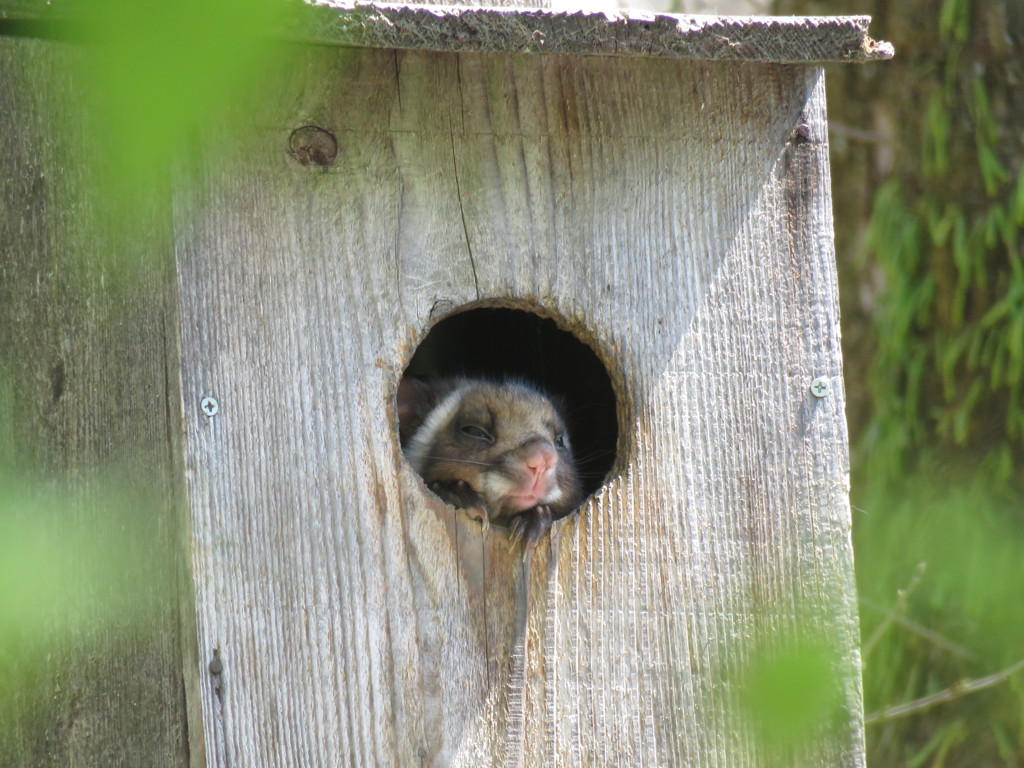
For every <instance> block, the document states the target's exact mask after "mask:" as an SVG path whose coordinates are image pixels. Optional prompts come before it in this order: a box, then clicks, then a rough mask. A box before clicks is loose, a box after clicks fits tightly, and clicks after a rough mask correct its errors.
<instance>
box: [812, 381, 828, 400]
mask: <svg viewBox="0 0 1024 768" xmlns="http://www.w3.org/2000/svg"><path fill="white" fill-rule="evenodd" d="M828 390H829V385H828V379H826V378H824V377H823V376H819V377H818V378H816V379H815V380H814V381H812V382H811V394H812V395H814V396H815V397H825V395H827V394H828Z"/></svg>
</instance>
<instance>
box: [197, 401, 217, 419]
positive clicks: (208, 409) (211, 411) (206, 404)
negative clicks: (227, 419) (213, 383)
mask: <svg viewBox="0 0 1024 768" xmlns="http://www.w3.org/2000/svg"><path fill="white" fill-rule="evenodd" d="M199 410H201V411H202V412H203V413H205V414H206V415H207V416H209V417H210V418H212V417H214V416H216V415H217V413H218V412H219V411H220V405H218V403H217V401H216V400H214V399H213V398H212V397H204V398H203V399H202V400H200V401H199Z"/></svg>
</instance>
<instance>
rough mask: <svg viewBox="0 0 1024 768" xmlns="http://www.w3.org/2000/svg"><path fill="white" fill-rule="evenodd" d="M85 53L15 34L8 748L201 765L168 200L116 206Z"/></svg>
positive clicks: (2, 169)
mask: <svg viewBox="0 0 1024 768" xmlns="http://www.w3.org/2000/svg"><path fill="white" fill-rule="evenodd" d="M82 68H83V56H82V52H81V51H80V50H73V49H70V48H69V47H67V46H64V45H60V44H56V43H48V42H41V41H37V40H18V39H11V38H0V134H2V135H3V136H4V140H3V142H2V144H0V329H2V330H0V537H3V539H4V541H3V545H4V552H5V553H6V554H5V560H6V561H5V563H4V566H5V570H4V574H5V579H4V585H3V589H4V591H5V600H4V601H3V603H4V605H3V607H4V609H6V610H9V609H10V607H11V606H12V605H15V606H16V605H17V604H18V600H19V599H20V598H25V599H26V600H27V604H28V605H30V606H31V608H32V613H31V615H30V616H29V617H28V619H27V620H24V621H19V622H18V625H17V626H12V625H11V624H8V621H9V620H17V619H18V617H19V614H18V613H17V611H14V613H13V615H12V614H11V613H8V612H6V611H0V613H3V615H2V616H0V668H2V669H0V671H2V680H3V682H2V684H0V698H2V701H0V710H2V712H3V714H2V715H0V764H2V765H4V766H26V767H27V768H37V767H38V766H58V765H59V766H70V765H83V766H94V765H95V766H98V765H131V766H183V765H187V764H188V750H187V748H186V740H187V732H186V712H185V692H184V683H183V678H184V675H183V672H182V658H183V656H185V657H186V658H188V659H192V658H194V657H195V655H196V654H195V651H194V649H190V650H189V651H188V652H187V653H186V652H185V651H184V650H183V641H182V635H181V629H180V626H179V606H178V603H177V594H176V589H177V583H176V578H177V577H178V576H180V574H179V573H177V572H176V568H177V567H178V566H180V565H183V564H184V563H185V558H184V557H182V558H180V559H178V558H177V557H176V555H177V554H178V553H180V552H181V549H182V548H181V545H182V542H183V538H182V526H181V524H180V523H181V518H180V516H179V514H178V510H179V509H180V508H181V504H182V502H183V490H182V488H183V484H182V479H181V478H182V475H183V470H182V464H181V450H182V449H181V440H180V434H181V428H180V426H181V422H180V416H179V415H178V414H179V409H178V408H177V402H178V401H179V400H180V393H179V384H178V375H177V368H178V363H177V353H176V343H175V339H176V336H177V328H176V326H177V314H176V312H175V306H174V271H173V269H172V268H171V261H170V260H171V257H172V256H173V248H172V245H171V242H170V236H171V226H170V224H171V221H170V215H169V207H168V204H167V200H166V199H164V200H157V201H154V204H153V205H149V204H141V203H140V204H139V205H137V206H134V207H133V208H132V210H133V211H134V212H135V213H136V214H138V219H137V220H134V221H132V222H131V225H130V226H121V225H120V224H119V223H117V222H114V221H113V220H112V219H111V217H110V210H109V209H108V207H107V206H106V202H107V201H105V200H104V199H103V197H102V195H101V194H100V192H99V190H98V187H97V184H96V177H95V175H94V173H93V172H94V171H95V168H96V165H95V164H94V161H96V160H97V159H99V158H97V157H96V156H95V155H94V154H93V151H94V150H95V149H96V147H95V146H94V145H93V144H91V143H89V142H88V141H87V138H86V137H87V130H86V128H85V126H86V124H87V123H88V120H89V119H90V111H89V109H88V108H87V105H84V104H83V99H82V93H83V91H82V81H81V78H80V77H79V75H80V73H81V71H82ZM101 162H102V160H101ZM164 196H165V198H166V190H165V195H164ZM128 265H130V266H128ZM8 537H14V540H13V541H12V540H11V539H10V538H8ZM26 551H27V552H31V553H33V554H38V558H37V557H33V558H32V559H29V560H26V561H24V562H22V563H21V565H20V567H17V568H16V569H15V570H14V572H13V573H12V570H11V562H10V560H9V559H7V558H8V557H9V555H11V554H12V553H13V554H14V555H15V562H19V561H18V560H17V556H18V555H23V553H24V552H26ZM12 577H13V583H12V581H11V579H12ZM189 580H190V579H189ZM184 581H185V579H184V578H182V582H184ZM12 591H13V592H14V593H15V594H14V595H13V596H12V594H11V593H12ZM20 593H25V594H20ZM12 598H13V599H12ZM192 614H193V609H192V608H191V606H189V610H188V612H187V615H189V616H191V615H192ZM193 636H194V629H193V630H192V632H191V633H190V634H188V635H186V638H187V639H186V640H185V641H184V646H185V647H186V648H187V647H188V646H189V642H190V641H191V643H192V644H193V645H194V640H193V639H192V638H193Z"/></svg>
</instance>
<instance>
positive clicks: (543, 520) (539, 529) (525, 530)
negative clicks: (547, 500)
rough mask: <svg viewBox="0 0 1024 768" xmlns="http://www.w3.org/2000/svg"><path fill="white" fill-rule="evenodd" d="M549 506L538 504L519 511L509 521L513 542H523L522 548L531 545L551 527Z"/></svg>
mask: <svg viewBox="0 0 1024 768" xmlns="http://www.w3.org/2000/svg"><path fill="white" fill-rule="evenodd" d="M552 520H553V518H552V515H551V507H549V506H547V505H546V504H540V505H538V506H536V507H531V508H530V509H527V510H524V511H523V512H520V513H519V514H518V515H516V516H515V517H513V518H512V520H511V521H510V522H509V529H510V530H511V532H512V541H513V543H519V542H520V541H522V542H523V547H524V548H529V547H532V546H533V545H534V544H536V543H537V539H539V538H540V537H541V535H542V534H543V533H544V531H546V530H547V529H548V528H550V527H551V522H552Z"/></svg>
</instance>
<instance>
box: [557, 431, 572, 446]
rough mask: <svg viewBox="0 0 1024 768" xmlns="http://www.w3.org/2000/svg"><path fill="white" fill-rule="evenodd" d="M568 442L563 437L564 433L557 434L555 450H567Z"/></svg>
mask: <svg viewBox="0 0 1024 768" xmlns="http://www.w3.org/2000/svg"><path fill="white" fill-rule="evenodd" d="M568 447H569V440H568V439H567V438H566V436H565V432H559V433H558V434H557V435H555V448H568Z"/></svg>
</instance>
